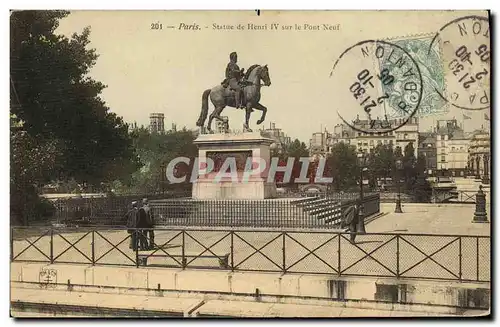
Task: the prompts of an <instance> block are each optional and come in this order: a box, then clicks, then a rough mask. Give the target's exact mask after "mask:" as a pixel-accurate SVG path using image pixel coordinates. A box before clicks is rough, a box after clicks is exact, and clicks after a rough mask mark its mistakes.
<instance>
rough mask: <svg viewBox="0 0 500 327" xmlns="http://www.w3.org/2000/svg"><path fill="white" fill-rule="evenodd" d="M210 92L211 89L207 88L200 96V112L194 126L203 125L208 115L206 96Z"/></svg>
mask: <svg viewBox="0 0 500 327" xmlns="http://www.w3.org/2000/svg"><path fill="white" fill-rule="evenodd" d="M210 92H212V90H210V89H208V90H205V92H203V95H202V97H201V113H200V118H198V121H197V122H196V126H200V127H201V126H203V124H205V120H206V119H207V115H208V96H209V95H210Z"/></svg>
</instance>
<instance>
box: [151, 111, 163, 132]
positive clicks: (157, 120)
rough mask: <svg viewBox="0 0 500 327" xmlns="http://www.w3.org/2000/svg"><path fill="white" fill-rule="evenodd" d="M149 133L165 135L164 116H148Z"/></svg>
mask: <svg viewBox="0 0 500 327" xmlns="http://www.w3.org/2000/svg"><path fill="white" fill-rule="evenodd" d="M149 131H150V132H151V133H165V115H164V114H162V113H151V114H150V115H149Z"/></svg>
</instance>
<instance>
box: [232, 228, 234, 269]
mask: <svg viewBox="0 0 500 327" xmlns="http://www.w3.org/2000/svg"><path fill="white" fill-rule="evenodd" d="M231 271H234V230H232V231H231Z"/></svg>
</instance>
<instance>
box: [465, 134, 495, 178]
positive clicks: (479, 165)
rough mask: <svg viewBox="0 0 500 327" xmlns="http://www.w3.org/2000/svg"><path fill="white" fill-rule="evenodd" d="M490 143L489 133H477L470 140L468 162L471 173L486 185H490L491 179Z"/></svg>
mask: <svg viewBox="0 0 500 327" xmlns="http://www.w3.org/2000/svg"><path fill="white" fill-rule="evenodd" d="M490 141H491V140H490V134H489V133H488V131H481V130H479V131H475V132H474V133H473V135H472V137H471V140H470V145H469V155H468V160H467V162H468V168H469V173H470V174H471V175H472V176H476V178H481V179H482V180H483V181H484V182H485V183H489V179H490V177H489V176H490V158H491V152H490V151H491V149H490Z"/></svg>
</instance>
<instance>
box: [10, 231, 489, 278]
mask: <svg viewBox="0 0 500 327" xmlns="http://www.w3.org/2000/svg"><path fill="white" fill-rule="evenodd" d="M14 229H15V227H13V228H12V230H11V231H12V234H13V231H14ZM36 230H38V229H36ZM108 230H109V229H108ZM111 230H122V231H124V230H128V231H129V233H127V234H128V235H127V236H126V237H125V238H123V239H122V240H121V241H120V242H119V243H116V242H117V241H116V242H115V243H113V242H111V241H110V240H109V239H108V238H109V236H105V235H104V234H103V233H102V229H97V228H85V230H82V233H84V235H83V236H81V237H79V238H78V240H76V241H75V240H72V241H69V240H68V239H67V238H66V237H67V236H66V237H65V236H63V235H64V234H63V233H58V232H59V230H57V229H53V228H49V229H47V228H46V229H44V231H43V233H39V234H41V235H35V236H32V237H33V238H35V237H37V238H36V240H34V241H33V242H30V241H28V243H29V245H28V246H27V247H25V248H24V249H23V250H22V251H21V252H19V253H17V255H14V236H13V235H11V254H10V258H11V262H15V261H21V262H50V264H54V263H57V261H59V262H61V263H62V262H64V263H71V262H65V261H62V260H61V259H59V258H60V257H61V256H62V255H63V254H64V253H66V252H67V251H68V250H70V249H71V248H73V249H75V250H76V251H78V252H79V253H80V254H82V255H83V257H84V258H85V259H86V260H85V262H84V263H86V264H89V263H90V264H92V265H100V264H110V263H102V261H101V260H102V259H103V257H105V256H107V255H108V253H110V252H112V250H114V249H116V250H117V251H118V252H120V253H121V254H122V255H123V256H125V257H126V258H127V259H128V261H127V262H128V265H129V266H130V265H131V264H133V265H135V266H136V267H139V266H140V265H141V264H142V261H141V260H147V258H149V257H151V256H153V254H154V253H155V252H158V253H159V254H160V255H163V256H167V257H170V258H172V259H174V261H175V262H176V264H177V265H174V266H175V267H180V268H182V269H186V268H189V265H190V263H192V262H193V261H194V260H196V259H197V258H203V257H204V255H203V253H207V254H208V255H209V257H211V258H214V257H215V258H217V257H218V258H219V264H220V262H224V260H225V265H224V266H223V268H224V269H230V270H231V271H235V270H238V271H247V270H252V271H269V270H264V269H249V268H245V267H242V266H241V264H243V263H244V262H245V261H246V260H247V259H248V258H250V257H251V256H253V255H254V254H257V253H260V254H261V255H262V256H264V257H265V258H266V259H267V260H268V261H270V262H271V263H273V264H274V265H275V266H277V267H278V269H276V268H275V269H274V270H272V271H275V272H281V273H288V272H291V271H290V268H291V267H293V266H295V265H296V264H297V263H299V262H300V261H302V260H303V259H305V258H306V257H307V256H308V255H309V254H312V253H314V252H316V251H317V250H318V249H319V248H321V247H322V246H323V245H325V244H327V243H328V242H331V241H332V240H334V239H336V238H337V239H338V240H335V241H334V243H337V242H338V263H337V259H334V261H335V262H333V261H331V260H332V256H331V255H327V256H325V257H324V258H323V259H324V260H323V259H321V258H319V257H318V255H317V254H314V255H315V256H316V257H317V258H319V259H320V260H321V261H322V262H323V263H324V264H326V265H327V266H328V267H329V268H331V269H333V273H336V274H338V276H342V275H343V276H378V277H396V278H418V279H438V280H458V281H476V282H490V279H491V278H490V277H489V274H488V275H487V276H488V277H486V278H487V279H481V278H480V270H481V267H483V265H482V264H481V262H480V261H481V260H480V259H482V260H488V262H489V261H490V258H491V254H490V255H489V256H488V257H487V258H486V259H485V258H484V256H481V255H480V243H479V240H480V239H488V240H489V241H490V236H487V235H476V236H471V235H449V234H412V233H408V234H405V233H363V234H364V235H369V236H374V235H383V236H388V237H389V239H388V240H387V239H386V240H385V241H381V243H382V244H381V245H378V246H377V247H376V248H375V249H371V250H368V251H367V250H363V249H362V248H361V247H359V245H358V244H357V243H352V240H351V241H350V244H351V246H355V247H357V248H358V249H360V250H362V252H364V253H365V256H363V257H362V258H361V259H359V260H357V261H355V262H354V263H352V262H351V261H352V260H348V262H351V263H350V264H349V263H348V264H345V265H347V267H345V266H344V267H342V265H341V262H344V261H343V258H345V255H344V256H343V253H347V255H350V254H351V253H353V252H352V251H349V250H347V252H346V250H344V252H343V251H342V248H345V246H346V245H344V247H342V246H341V239H342V238H343V239H344V240H345V241H349V239H348V238H347V237H346V236H344V235H351V233H349V232H342V231H335V232H325V231H318V232H314V231H312V232H311V231H307V232H303V231H302V232H301V231H273V230H267V231H255V230H251V231H248V230H247V231H245V230H233V229H229V230H228V229H226V230H214V232H218V233H221V232H222V237H221V234H218V236H217V239H219V241H217V242H215V243H213V240H212V241H211V242H210V243H211V245H208V244H206V245H205V244H204V243H205V242H203V241H201V242H200V240H196V236H194V237H195V238H193V232H197V231H202V232H210V231H208V230H207V229H197V230H196V229H194V230H193V229H186V228H179V229H176V228H169V229H166V230H169V231H173V232H175V233H174V234H175V235H174V236H173V237H171V235H170V236H169V238H170V239H169V240H168V241H167V242H165V243H164V244H163V245H166V244H169V243H170V242H171V241H172V240H174V239H176V238H177V237H178V236H179V235H180V236H181V238H182V243H181V245H180V246H181V250H182V254H181V255H178V254H174V253H170V254H169V253H168V252H166V251H165V249H164V248H163V246H159V247H157V248H156V250H153V251H154V252H153V253H147V254H141V255H139V250H138V247H136V248H135V249H134V250H133V251H134V253H135V259H133V258H132V257H134V256H133V255H131V254H130V253H129V254H126V253H125V252H123V251H122V250H120V249H119V248H118V246H119V245H120V244H122V243H123V242H124V241H126V240H128V239H129V238H131V237H132V234H134V236H135V237H138V236H139V235H142V236H141V237H144V238H146V239H148V238H149V236H148V233H147V232H145V231H146V230H148V228H113V229H111ZM155 230H156V229H155ZM248 232H253V233H259V232H264V233H266V234H268V235H269V234H271V235H272V236H274V238H272V239H271V241H268V242H267V243H266V244H265V245H264V246H260V247H259V248H257V247H254V246H252V245H251V243H248V237H247V235H248V234H246V233H248ZM311 233H321V234H326V235H328V236H329V238H328V239H327V240H326V241H324V242H323V244H322V245H320V246H317V244H316V245H314V249H310V248H309V247H310V246H306V245H304V244H302V242H304V240H303V238H297V236H298V235H301V234H302V235H303V234H311ZM242 234H244V236H242ZM354 234H361V233H354ZM88 235H91V238H92V241H91V253H92V254H91V256H90V257H89V256H87V255H86V254H84V252H82V251H80V249H78V243H79V242H80V241H81V240H82V239H84V238H85V237H87V236H88ZM96 235H98V236H99V237H100V238H102V239H104V240H105V241H106V242H107V243H108V244H109V245H110V246H111V247H112V248H111V249H110V250H108V251H107V252H105V253H104V254H102V255H100V256H98V258H96V256H95V250H96V244H95V241H94V239H95V236H96ZM412 236H420V237H422V236H423V237H428V238H429V237H430V238H440V240H443V237H446V238H447V239H446V240H445V242H444V244H443V243H438V247H439V249H437V250H436V249H433V250H432V251H433V252H432V253H430V251H429V252H428V251H426V250H425V249H424V248H419V247H421V245H420V244H418V242H417V241H416V240H412V239H411V237H412ZM42 237H48V238H49V240H50V244H49V248H50V250H49V253H45V252H44V251H42V250H40V248H39V247H38V246H37V245H36V243H37V241H38V240H39V239H41V238H42ZM56 237H60V238H63V239H64V241H66V243H68V244H69V246H68V245H67V244H64V246H65V247H66V248H65V249H64V250H63V251H62V252H59V253H58V254H57V255H56V254H55V252H54V238H56ZM186 237H188V238H191V239H193V240H194V241H195V242H196V243H197V244H199V245H200V246H201V247H203V248H204V251H203V252H200V253H198V254H196V255H194V256H193V255H187V254H186V251H185V248H186V241H185V240H186ZM235 237H236V238H240V239H242V240H244V239H243V238H242V237H245V238H246V239H247V241H245V240H244V241H245V243H247V244H248V245H250V246H251V247H252V248H253V249H254V250H255V251H254V252H253V253H252V254H251V255H250V256H247V257H246V259H243V260H241V261H240V262H239V263H236V264H235V263H234V253H235V251H236V250H235V247H234V238H235ZM287 237H288V239H291V240H293V241H295V242H296V243H298V244H299V245H301V246H302V247H304V248H305V249H306V250H308V251H309V253H308V254H305V255H304V254H301V258H299V259H297V257H293V260H295V262H294V263H291V264H290V263H289V264H288V265H287V264H286V262H287V261H286V253H287V252H286V251H287V249H288V247H286V246H285V244H286V239H287ZM120 238H121V237H120ZM227 238H230V242H231V246H230V249H229V251H230V252H229V253H227V250H226V253H225V254H222V253H220V251H216V250H215V249H213V247H214V246H215V245H216V244H218V243H219V242H221V241H222V240H224V239H227ZM281 239H282V242H283V244H282V247H281V252H282V256H283V257H282V259H280V260H278V262H276V261H275V260H273V259H271V258H269V257H268V256H266V255H265V254H264V253H263V252H262V251H261V250H263V249H264V248H265V247H266V246H268V245H269V244H272V243H273V242H275V241H276V240H281ZM464 239H468V240H475V254H474V253H473V254H472V255H471V254H469V255H466V256H465V257H464V256H463V250H462V244H463V240H464ZM24 240H28V237H25V238H24ZM393 241H394V242H396V246H397V250H396V253H395V256H394V257H393V253H392V252H391V251H389V255H390V259H391V260H396V269H395V270H394V269H393V268H388V267H387V266H386V264H387V262H385V261H384V262H385V263H382V261H380V259H377V258H376V257H374V256H372V255H371V254H372V253H374V252H375V251H377V250H378V249H381V248H383V247H384V246H388V247H389V245H388V244H390V243H391V242H393ZM250 242H251V241H250ZM277 242H280V241H277ZM401 242H403V243H402V244H405V243H408V244H409V245H410V246H412V247H413V248H415V249H416V250H417V251H418V252H420V253H421V254H422V255H423V256H424V257H425V258H424V259H421V260H420V261H418V260H419V259H418V258H414V259H415V260H414V261H416V263H415V262H413V261H411V262H410V264H413V265H411V266H410V267H408V266H407V267H406V268H405V270H403V271H401V270H400V264H399V262H400V259H401V258H413V257H412V256H408V254H405V253H401V247H400V243H401ZM455 242H458V254H454V255H453V256H455V255H456V257H457V260H458V262H459V268H458V272H456V271H455V268H453V267H454V266H453V267H450V266H448V267H447V265H450V264H449V263H447V262H441V263H439V262H437V261H436V260H435V257H434V258H433V256H434V255H435V254H437V253H439V252H440V251H443V250H444V249H446V248H448V246H449V245H451V244H454V243H455ZM212 243H213V244H212ZM488 244H489V245H490V246H491V241H490V242H489V243H488ZM80 245H81V243H80ZM156 245H158V244H156ZM31 247H33V248H34V249H36V250H37V251H38V252H39V253H41V254H42V255H43V257H44V259H42V260H20V259H18V257H19V256H21V255H22V254H23V253H24V252H26V251H27V250H28V249H29V248H31ZM422 249H424V250H422ZM448 249H449V248H448ZM167 251H168V250H167ZM214 251H215V252H214ZM288 251H290V250H288ZM450 251H456V250H450ZM403 252H404V251H403ZM163 253H164V254H163ZM453 253H454V252H453ZM320 255H321V254H320ZM451 255H452V254H448V257H450V258H451ZM205 256H206V255H205ZM220 256H223V257H225V259H223V258H222V257H220ZM229 256H230V257H231V263H230V264H229V263H228V260H229V259H228V258H229ZM179 257H180V258H181V260H180V261H179V260H177V259H175V258H179ZM187 258H189V259H190V260H189V261H187V260H186V259H187ZM365 258H366V259H371V260H372V261H373V262H375V263H376V264H379V265H380V266H382V267H384V268H385V269H387V271H388V272H389V274H388V273H386V274H385V275H380V274H379V275H373V274H371V273H366V272H358V273H356V272H354V273H353V272H349V269H351V268H352V267H354V266H356V265H357V263H359V262H361V261H363V260H364V259H365ZM427 259H429V260H431V261H433V262H434V263H435V264H437V265H438V266H439V267H441V269H443V270H444V271H446V272H447V273H448V274H449V275H448V276H451V277H439V276H437V277H435V276H431V275H429V276H426V275H425V274H420V275H419V276H414V275H413V274H412V273H411V271H412V270H413V269H414V268H416V267H418V266H419V265H421V264H423V263H424V262H425V261H426V260H427ZM325 260H326V261H325ZM75 263H81V262H75ZM330 263H331V264H330ZM464 263H465V264H468V265H469V266H470V265H472V264H473V265H475V266H476V274H475V275H476V276H475V278H469V277H465V278H464V277H463V273H464V270H463V266H464ZM112 264H113V263H112ZM114 264H115V265H124V264H123V263H121V264H120V263H114ZM336 264H338V265H337V268H335V266H336ZM490 271H491V269H490ZM292 272H297V273H313V274H314V273H320V274H326V273H329V274H330V273H332V272H317V271H307V272H304V271H292ZM408 272H410V274H408ZM483 273H484V268H483ZM468 276H470V273H468Z"/></svg>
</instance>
